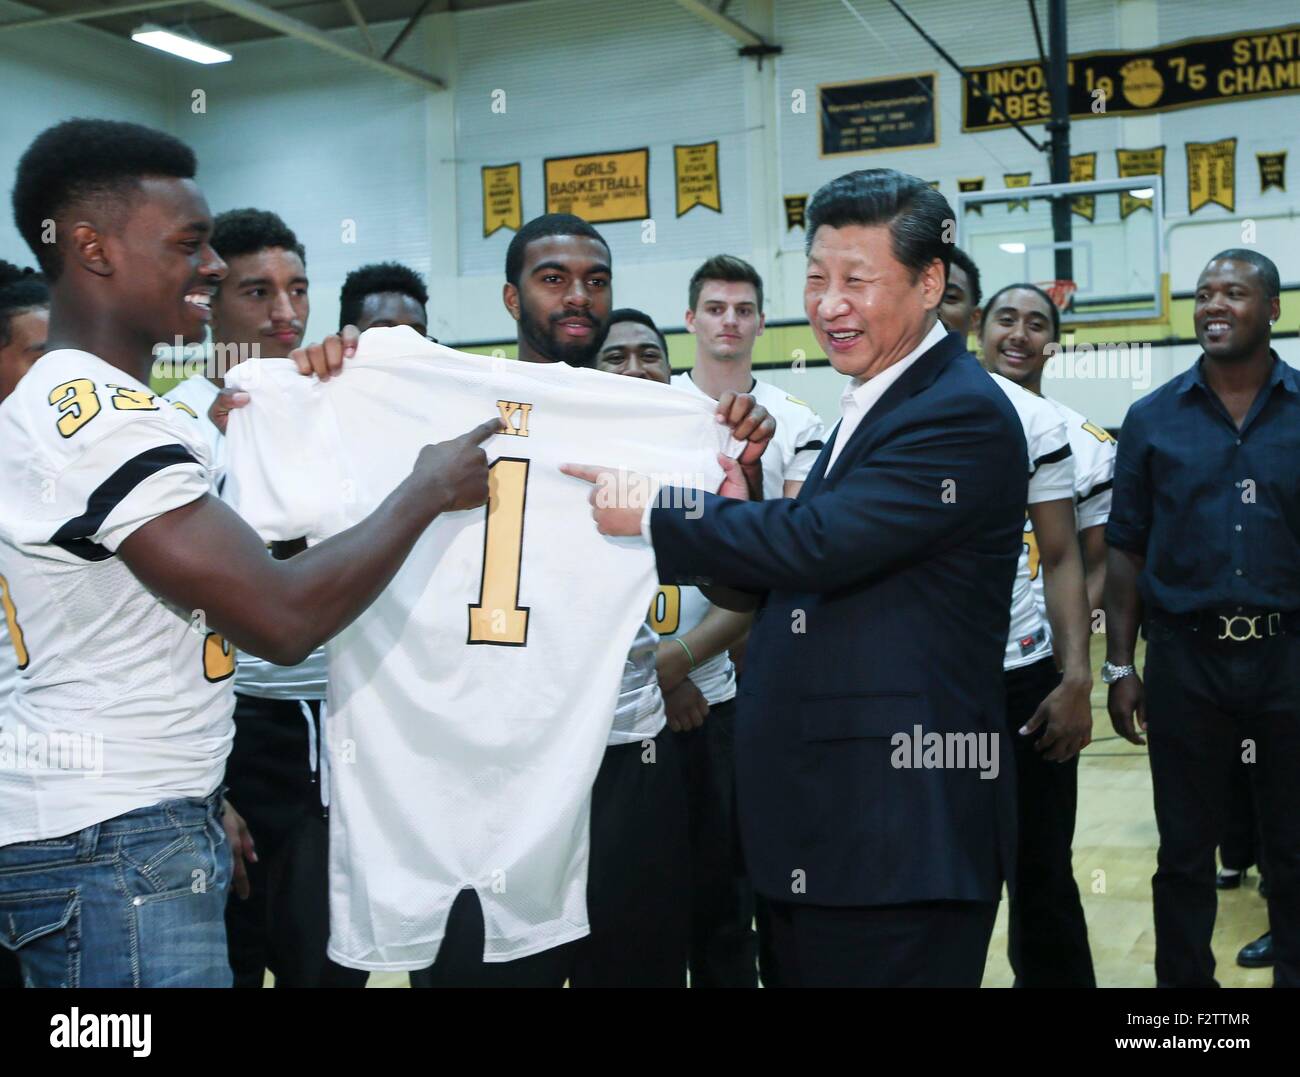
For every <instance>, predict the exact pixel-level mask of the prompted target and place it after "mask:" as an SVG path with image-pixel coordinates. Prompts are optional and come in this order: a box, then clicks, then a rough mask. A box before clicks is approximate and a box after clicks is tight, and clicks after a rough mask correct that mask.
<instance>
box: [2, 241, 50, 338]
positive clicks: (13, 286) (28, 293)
mask: <svg viewBox="0 0 1300 1077" xmlns="http://www.w3.org/2000/svg"><path fill="white" fill-rule="evenodd" d="M49 305H50V289H49V287H48V286H47V285H46V283H45V278H44V277H42V276H41V275H40V274H39V273H37V272H36V271H35V270H34V269H21V268H19V267H18V266H16V265H14V264H13V263H12V262H6V261H5V260H4V259H3V258H0V348H5V347H8V345H9V341H10V340H11V339H12V338H11V336H10V323H11V322H12V320H13V317H14V315H15V314H21V313H23V311H27V310H34V309H38V308H41V307H48V306H49Z"/></svg>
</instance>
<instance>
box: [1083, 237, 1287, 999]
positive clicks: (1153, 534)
mask: <svg viewBox="0 0 1300 1077" xmlns="http://www.w3.org/2000/svg"><path fill="white" fill-rule="evenodd" d="M1280 291H1281V288H1280V282H1279V278H1278V271H1277V266H1276V265H1274V264H1273V262H1272V261H1271V260H1270V259H1269V258H1266V257H1265V256H1264V255H1262V254H1260V253H1259V252H1258V251H1255V250H1244V249H1240V248H1236V249H1231V250H1225V251H1221V252H1220V253H1219V254H1216V255H1215V256H1214V257H1213V258H1212V259H1210V261H1209V263H1208V264H1207V265H1206V267H1205V268H1204V269H1203V270H1202V271H1201V275H1200V277H1199V278H1198V280H1197V282H1196V303H1195V308H1194V311H1193V321H1194V324H1195V326H1196V339H1197V340H1198V341H1199V342H1200V345H1201V349H1202V353H1201V356H1200V357H1199V358H1198V359H1197V360H1196V362H1195V363H1193V364H1192V367H1191V369H1189V370H1187V371H1185V372H1184V373H1182V374H1179V375H1178V376H1177V377H1175V378H1172V379H1171V380H1170V381H1168V382H1166V383H1165V384H1164V385H1162V386H1161V387H1160V388H1159V389H1157V390H1156V391H1155V392H1153V393H1150V394H1148V395H1147V396H1145V397H1143V398H1142V399H1141V400H1139V401H1138V402H1137V403H1136V404H1134V405H1133V406H1132V407H1131V408H1129V411H1128V415H1127V416H1125V418H1124V425H1123V427H1122V428H1121V430H1120V435H1119V450H1118V456H1117V458H1116V461H1115V492H1114V500H1113V503H1112V505H1111V513H1110V521H1109V522H1108V523H1107V525H1106V544H1107V545H1108V546H1109V547H1110V550H1109V556H1108V558H1107V562H1106V664H1105V665H1104V666H1103V667H1102V679H1103V680H1104V681H1105V682H1106V683H1107V684H1109V685H1110V699H1109V709H1110V718H1111V722H1112V723H1113V724H1114V726H1115V731H1116V732H1117V733H1119V734H1120V736H1122V737H1124V738H1125V739H1126V740H1129V741H1132V742H1133V743H1135V744H1142V743H1144V740H1143V738H1142V736H1141V735H1140V732H1145V733H1147V734H1148V739H1149V740H1150V749H1149V756H1150V760H1151V789H1152V793H1153V795H1154V798H1155V815H1156V826H1157V828H1158V829H1159V831H1160V847H1159V850H1158V852H1157V854H1156V874H1155V877H1154V878H1153V879H1152V880H1151V893H1152V902H1153V905H1154V911H1155V927H1156V981H1157V983H1158V984H1160V985H1161V986H1168V987H1211V986H1214V984H1215V979H1214V951H1213V949H1212V948H1211V945H1210V943H1211V939H1212V936H1213V934H1214V919H1215V911H1216V906H1217V901H1216V897H1215V887H1214V848H1215V845H1216V844H1217V842H1218V841H1219V839H1220V837H1221V836H1222V832H1223V823H1224V816H1225V813H1226V806H1227V802H1228V796H1229V793H1230V790H1231V786H1232V779H1233V775H1234V772H1235V770H1236V768H1237V767H1239V766H1240V765H1241V764H1242V763H1247V764H1249V766H1250V769H1251V771H1252V775H1251V777H1252V779H1253V783H1254V786H1255V793H1256V797H1257V804H1258V806H1259V825H1260V832H1261V838H1262V850H1263V857H1264V863H1265V870H1266V871H1267V873H1268V888H1269V889H1268V912H1269V923H1270V925H1271V927H1272V933H1273V939H1272V941H1273V951H1274V952H1273V956H1274V965H1273V983H1274V985H1275V986H1278V987H1297V986H1300V782H1297V781H1296V775H1297V774H1300V722H1297V721H1296V716H1297V715H1300V486H1297V484H1296V461H1297V460H1300V374H1298V373H1297V372H1296V369H1295V368H1294V367H1292V366H1291V365H1290V364H1288V363H1286V362H1284V361H1283V360H1282V359H1281V358H1279V357H1278V354H1277V352H1275V351H1274V350H1273V349H1272V347H1271V345H1270V338H1271V333H1272V330H1271V326H1272V325H1273V323H1274V322H1275V321H1277V319H1278V317H1279V315H1280ZM1139 624H1141V626H1142V629H1143V634H1144V635H1145V636H1146V641H1147V651H1146V667H1145V669H1144V670H1143V675H1142V676H1141V677H1139V676H1138V673H1137V670H1136V669H1135V668H1134V664H1133V663H1134V651H1135V648H1136V645H1137V633H1138V626H1139ZM1144 682H1145V683H1144Z"/></svg>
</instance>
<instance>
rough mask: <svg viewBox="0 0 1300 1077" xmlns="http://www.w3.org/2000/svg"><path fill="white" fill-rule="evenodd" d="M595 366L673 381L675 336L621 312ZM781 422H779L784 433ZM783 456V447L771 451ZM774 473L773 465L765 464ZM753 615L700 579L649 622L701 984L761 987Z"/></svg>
mask: <svg viewBox="0 0 1300 1077" xmlns="http://www.w3.org/2000/svg"><path fill="white" fill-rule="evenodd" d="M596 365H597V367H599V368H600V369H601V370H608V371H610V372H611V373H614V374H622V375H624V376H625V377H633V378H645V379H646V380H648V381H658V382H661V383H663V384H665V385H667V384H668V383H669V373H670V368H669V365H668V344H667V342H666V341H665V340H664V337H663V334H662V333H661V332H660V331H659V328H658V326H656V325H655V323H654V321H653V319H651V318H650V316H649V315H648V314H645V313H643V312H642V311H639V310H633V309H631V308H624V309H622V310H616V311H614V313H613V314H612V315H610V319H609V331H608V332H607V333H606V335H605V340H604V342H603V343H602V344H601V348H600V352H599V353H598V354H597V356H596ZM781 429H782V428H781V426H780V425H779V424H778V427H777V430H778V433H777V438H778V439H779V438H780V436H781V435H780V431H781ZM768 456H772V457H774V458H775V456H776V453H775V450H774V449H773V450H770V451H769V452H768V453H765V454H764V464H765V465H766V464H767V462H768V461H767V458H768ZM764 474H765V475H766V470H765V472H764ZM751 620H752V616H751V615H750V614H747V613H735V612H733V611H731V610H724V609H722V607H720V606H715V605H713V603H711V602H710V601H709V600H708V599H707V598H706V597H705V596H704V593H703V592H702V591H701V590H700V589H699V588H698V587H679V586H676V585H668V586H665V587H660V588H659V590H658V591H657V592H656V594H655V597H654V600H653V602H652V603H651V606H650V617H649V624H650V627H651V628H652V629H653V630H654V631H655V632H656V633H657V634H658V636H659V639H660V640H661V642H660V644H659V647H658V651H657V654H656V660H655V666H656V670H657V672H658V676H659V687H660V690H661V691H662V692H663V697H664V707H665V710H666V712H667V719H668V728H669V729H670V730H671V731H672V734H673V737H672V739H674V740H675V741H677V754H678V757H679V759H680V760H681V763H682V777H683V780H684V782H685V785H686V796H687V819H688V833H689V839H690V846H691V869H690V870H691V891H690V899H689V907H690V912H691V932H690V936H691V937H690V953H689V956H688V958H687V963H688V967H689V969H690V973H691V985H692V986H693V987H745V986H749V987H754V986H756V979H757V971H756V961H755V958H756V955H755V946H754V942H753V927H752V923H753V919H754V908H753V899H752V896H751V894H750V891H749V887H748V881H747V879H746V877H745V870H744V866H743V865H742V864H741V863H739V858H738V856H737V852H738V850H739V834H738V832H737V831H736V829H735V827H736V822H735V791H734V788H733V781H732V775H731V763H730V760H731V738H732V723H733V722H734V719H735V696H736V669H735V666H734V665H733V663H732V661H731V655H730V654H729V653H728V648H730V647H731V646H732V645H733V644H735V643H736V642H738V641H739V640H741V639H742V638H743V637H744V636H745V634H746V633H747V632H748V631H749V625H750V621H751Z"/></svg>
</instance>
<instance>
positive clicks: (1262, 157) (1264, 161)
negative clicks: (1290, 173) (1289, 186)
mask: <svg viewBox="0 0 1300 1077" xmlns="http://www.w3.org/2000/svg"><path fill="white" fill-rule="evenodd" d="M1255 158H1256V160H1258V161H1259V193H1260V194H1263V193H1264V192H1265V191H1267V190H1268V189H1269V188H1270V187H1276V188H1277V189H1278V190H1279V191H1285V190H1286V150H1281V151H1279V152H1278V153H1257V154H1255Z"/></svg>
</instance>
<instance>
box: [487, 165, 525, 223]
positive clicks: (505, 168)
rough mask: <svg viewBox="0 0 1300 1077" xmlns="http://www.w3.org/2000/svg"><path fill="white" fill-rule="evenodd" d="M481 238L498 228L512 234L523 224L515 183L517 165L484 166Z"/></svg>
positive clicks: (517, 174)
mask: <svg viewBox="0 0 1300 1077" xmlns="http://www.w3.org/2000/svg"><path fill="white" fill-rule="evenodd" d="M482 172H483V238H484V239H486V238H487V237H488V236H490V235H492V234H493V233H495V232H497V231H499V230H500V229H502V228H512V229H514V230H515V231H516V232H518V231H519V228H520V226H521V225H522V224H523V223H524V200H523V194H522V191H521V188H520V183H519V162H518V161H516V162H515V163H514V164H512V165H484V166H483V169H482Z"/></svg>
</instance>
